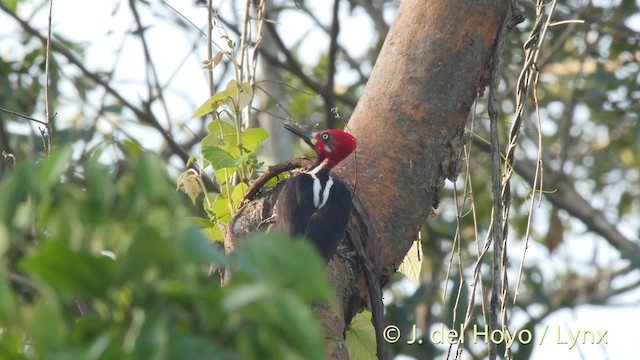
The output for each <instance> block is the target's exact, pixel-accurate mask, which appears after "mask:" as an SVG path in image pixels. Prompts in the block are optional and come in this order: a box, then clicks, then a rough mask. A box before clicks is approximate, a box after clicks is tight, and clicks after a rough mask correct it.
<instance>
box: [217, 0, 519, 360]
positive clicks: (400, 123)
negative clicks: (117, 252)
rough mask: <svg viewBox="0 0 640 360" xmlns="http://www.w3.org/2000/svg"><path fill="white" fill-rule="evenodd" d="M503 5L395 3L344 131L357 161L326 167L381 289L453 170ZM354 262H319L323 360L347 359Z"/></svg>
mask: <svg viewBox="0 0 640 360" xmlns="http://www.w3.org/2000/svg"><path fill="white" fill-rule="evenodd" d="M508 6H510V3H509V0H484V1H480V0H479V1H470V0H468V1H464V0H440V1H435V0H433V1H425V0H404V1H403V2H402V3H401V5H400V8H399V10H398V13H397V15H396V19H395V21H394V23H393V25H392V27H391V29H390V31H389V33H388V34H387V38H386V40H385V43H384V45H383V47H382V50H381V53H380V55H379V57H378V59H377V62H376V65H375V67H374V69H373V72H372V74H371V77H370V79H369V82H368V83H367V86H366V89H365V91H364V93H363V95H362V97H361V98H360V101H359V103H358V106H357V107H356V109H355V111H354V113H353V115H352V117H351V120H350V121H349V124H348V126H347V131H349V132H351V133H352V134H353V135H354V136H355V137H356V139H357V140H358V150H357V154H356V156H350V157H349V158H348V159H347V160H345V161H343V163H342V164H341V165H340V166H339V167H338V168H336V169H335V170H334V173H335V174H336V175H337V176H339V177H341V178H342V179H343V180H345V181H346V182H347V183H348V184H350V185H351V186H352V187H354V188H355V193H356V198H355V199H354V205H355V206H354V213H355V214H353V213H352V219H351V225H350V228H349V229H348V230H347V235H346V237H347V238H349V239H351V240H352V241H354V239H356V240H355V241H357V239H358V238H359V239H362V241H363V243H364V245H365V247H366V248H367V252H368V253H369V254H372V255H373V254H375V253H376V251H375V250H376V249H375V248H376V243H378V242H379V245H381V250H382V254H379V255H381V256H380V258H379V259H376V258H375V255H374V256H373V257H374V259H372V261H373V262H375V263H376V265H378V267H379V268H378V269H376V270H378V271H379V270H380V268H382V272H381V273H380V274H379V276H380V277H381V279H380V280H381V282H382V283H385V282H386V281H387V280H388V279H389V277H390V276H391V275H392V274H393V273H394V272H395V270H396V269H397V267H398V266H399V264H400V263H401V262H402V260H403V258H404V257H405V255H406V253H407V251H408V250H409V248H410V246H411V244H412V242H413V241H415V240H416V239H417V233H418V230H419V229H420V227H421V226H422V224H423V222H424V221H425V219H426V218H427V216H428V215H429V213H430V212H431V210H432V207H433V205H434V200H435V202H437V193H438V192H439V191H440V190H441V189H442V186H443V185H444V181H445V179H447V178H450V179H453V178H455V177H456V176H457V174H458V172H459V169H460V168H461V167H460V166H459V164H460V161H459V157H460V153H461V149H462V146H463V145H464V143H465V140H464V137H465V136H464V126H465V123H466V120H467V117H468V115H469V111H470V109H471V105H472V104H473V102H474V100H475V98H476V96H477V95H478V93H480V94H482V93H483V90H484V87H485V86H486V85H488V84H489V80H490V69H491V60H492V57H493V49H494V46H495V42H496V38H497V36H498V33H499V31H500V29H501V26H502V24H503V22H504V20H505V17H506V14H507V9H508ZM356 173H357V174H356ZM275 196H277V195H276V194H272V195H271V196H270V198H269V196H267V198H266V200H265V197H264V195H263V198H262V199H261V200H260V201H254V202H253V203H252V205H254V207H253V208H252V207H251V206H249V207H245V209H243V210H242V211H241V214H238V215H239V217H241V218H243V219H242V221H234V222H233V224H232V225H231V226H232V227H233V229H232V233H233V234H235V236H237V237H242V234H243V233H246V232H247V231H249V230H250V229H249V228H252V227H253V228H254V229H255V226H257V225H258V224H260V223H261V219H247V218H249V217H251V216H252V215H251V214H259V216H261V217H265V216H266V217H268V216H269V214H270V211H264V210H263V209H261V208H268V207H271V206H272V204H273V203H275V200H274V198H273V197H275ZM256 208H257V209H258V210H257V211H256ZM268 210H270V209H268ZM243 213H244V214H243ZM238 224H243V225H242V226H240V225H238ZM354 224H355V225H354ZM241 228H242V229H241ZM375 239H378V241H375ZM231 242H233V241H231ZM347 245H348V244H347ZM227 247H228V248H232V247H233V246H228V244H227ZM343 255H344V256H343V257H349V256H353V255H349V254H343ZM360 263H361V261H358V259H357V258H354V259H350V261H343V260H340V257H334V258H333V260H332V261H331V262H330V263H329V266H328V271H329V272H330V275H331V278H332V285H333V288H334V291H335V293H336V294H337V296H338V298H339V301H340V304H341V305H342V306H341V307H340V308H339V309H330V308H326V307H323V306H318V307H316V310H317V311H318V313H319V316H320V319H321V321H322V323H323V324H324V326H325V335H326V338H327V339H328V340H329V342H328V348H327V358H334V359H346V358H348V353H347V350H346V348H345V347H344V334H345V328H346V325H347V324H348V323H349V322H350V321H351V319H352V317H353V316H354V315H355V314H356V313H357V312H359V311H360V310H362V309H363V308H365V307H367V306H368V302H369V299H368V295H367V283H366V281H365V276H364V273H363V270H362V267H365V266H366V265H365V264H362V265H361V264H360Z"/></svg>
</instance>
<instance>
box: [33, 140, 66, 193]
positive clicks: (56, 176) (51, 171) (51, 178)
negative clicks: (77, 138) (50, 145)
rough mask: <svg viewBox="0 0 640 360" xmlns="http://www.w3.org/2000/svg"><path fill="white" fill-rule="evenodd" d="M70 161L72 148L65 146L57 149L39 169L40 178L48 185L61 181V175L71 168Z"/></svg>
mask: <svg viewBox="0 0 640 360" xmlns="http://www.w3.org/2000/svg"><path fill="white" fill-rule="evenodd" d="M70 162H71V148H69V147H66V146H65V147H62V148H57V149H55V150H54V151H52V152H51V154H50V155H49V157H48V158H47V159H45V160H44V161H43V163H42V166H41V167H40V169H38V174H39V175H40V176H38V179H39V180H40V181H42V182H43V183H44V184H45V185H47V186H48V185H52V184H54V183H58V182H60V177H61V176H62V174H63V173H64V172H65V171H66V170H67V169H68V168H69V164H70Z"/></svg>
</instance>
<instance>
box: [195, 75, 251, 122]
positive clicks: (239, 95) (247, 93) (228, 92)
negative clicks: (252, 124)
mask: <svg viewBox="0 0 640 360" xmlns="http://www.w3.org/2000/svg"><path fill="white" fill-rule="evenodd" d="M252 99H253V88H252V87H251V85H250V84H249V83H248V82H243V83H240V85H238V83H237V82H236V81H235V80H231V81H229V83H228V84H227V87H226V89H224V90H223V91H221V92H219V93H217V94H215V95H213V96H212V97H210V98H209V99H208V100H207V101H205V102H204V103H203V104H202V105H201V106H200V107H199V108H198V110H196V112H194V113H193V115H191V118H196V117H200V116H204V115H207V114H209V113H212V112H214V111H216V110H218V108H219V107H220V106H222V105H224V104H226V103H228V102H231V103H232V104H233V105H234V107H235V108H236V110H237V111H239V110H242V109H243V108H244V107H246V106H247V105H249V104H250V103H251V100H252Z"/></svg>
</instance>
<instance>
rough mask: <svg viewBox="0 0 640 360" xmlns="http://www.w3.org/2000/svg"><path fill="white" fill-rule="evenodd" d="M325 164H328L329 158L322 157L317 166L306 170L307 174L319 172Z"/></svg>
mask: <svg viewBox="0 0 640 360" xmlns="http://www.w3.org/2000/svg"><path fill="white" fill-rule="evenodd" d="M327 164H329V159H324V160H323V161H322V162H321V163H320V164H319V165H318V166H316V167H314V168H313V169H311V170H309V171H307V174H309V175H316V174H317V173H319V172H320V170H322V169H324V168H325V167H326V166H327Z"/></svg>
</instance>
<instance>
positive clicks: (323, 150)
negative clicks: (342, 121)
mask: <svg viewBox="0 0 640 360" xmlns="http://www.w3.org/2000/svg"><path fill="white" fill-rule="evenodd" d="M284 128H285V129H287V130H289V131H291V132H292V133H294V134H295V135H297V136H299V137H300V138H302V140H304V142H306V143H307V144H308V145H309V146H311V148H313V150H314V151H315V152H316V154H317V158H316V161H315V164H314V165H313V167H312V168H311V169H310V170H308V171H306V172H302V173H300V174H298V175H295V176H293V177H291V178H289V179H288V180H287V182H286V183H285V185H284V188H283V189H282V190H281V192H280V195H279V196H278V201H277V202H276V226H277V227H278V228H280V229H282V230H283V231H284V232H285V233H286V234H287V235H289V236H290V237H293V236H304V237H305V238H307V239H308V240H310V241H311V242H312V243H313V244H314V245H315V246H316V247H317V249H318V250H319V252H320V254H322V256H323V257H324V258H325V260H326V261H329V259H330V258H331V256H333V254H334V253H335V252H336V249H337V248H338V245H340V242H341V241H342V237H343V236H344V232H345V230H346V228H347V222H348V220H349V214H350V213H351V192H350V191H349V189H348V188H347V185H345V184H344V183H343V182H342V181H340V180H338V179H334V178H332V177H331V176H330V172H331V169H333V167H334V166H336V165H338V164H339V163H340V162H341V161H342V160H344V158H346V157H347V156H349V154H351V153H352V152H354V151H355V149H356V139H355V138H354V137H353V136H352V135H350V134H347V133H346V132H344V131H340V130H333V129H329V130H323V131H318V132H308V131H305V130H303V129H301V128H299V127H297V126H295V125H291V124H285V125H284Z"/></svg>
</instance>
